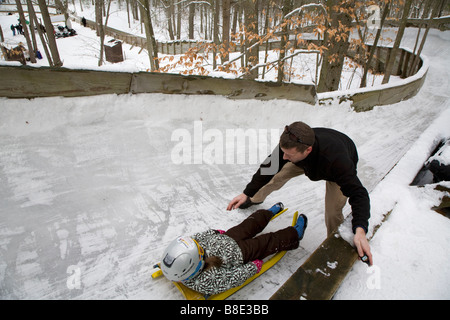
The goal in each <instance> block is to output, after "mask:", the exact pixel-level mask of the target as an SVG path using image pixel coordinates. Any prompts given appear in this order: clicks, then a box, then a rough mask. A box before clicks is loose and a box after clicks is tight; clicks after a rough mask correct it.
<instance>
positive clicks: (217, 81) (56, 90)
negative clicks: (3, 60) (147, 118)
mask: <svg viewBox="0 0 450 320" xmlns="http://www.w3.org/2000/svg"><path fill="white" fill-rule="evenodd" d="M0 73H1V75H2V76H1V77H0V96H1V97H8V98H34V97H49V96H64V97H76V96H90V95H99V94H114V93H115V94H127V93H172V94H210V95H223V96H226V97H228V98H231V99H259V100H270V99H288V100H296V101H303V102H306V103H310V104H315V102H316V92H315V87H314V86H313V85H296V84H288V83H284V84H276V83H273V82H257V81H252V80H243V79H222V78H211V77H204V76H182V75H178V74H165V73H151V72H140V73H125V72H123V73H122V72H102V71H89V70H71V69H65V68H32V67H16V66H0Z"/></svg>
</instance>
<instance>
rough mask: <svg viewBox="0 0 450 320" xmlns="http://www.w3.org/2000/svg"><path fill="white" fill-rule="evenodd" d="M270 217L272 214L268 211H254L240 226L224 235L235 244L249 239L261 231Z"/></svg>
mask: <svg viewBox="0 0 450 320" xmlns="http://www.w3.org/2000/svg"><path fill="white" fill-rule="evenodd" d="M272 217H273V213H272V212H270V211H269V210H258V211H255V212H254V213H252V214H251V215H250V216H249V217H248V218H247V219H245V220H244V221H242V222H241V223H240V224H238V225H237V226H235V227H233V228H231V229H229V230H228V231H227V232H225V234H226V235H227V236H229V237H230V238H232V239H234V240H235V241H236V242H239V241H241V240H245V239H250V238H252V237H254V236H255V235H257V234H258V233H260V232H261V231H263V230H264V228H265V227H266V226H267V224H268V223H269V221H270V219H272Z"/></svg>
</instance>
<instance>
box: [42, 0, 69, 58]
mask: <svg viewBox="0 0 450 320" xmlns="http://www.w3.org/2000/svg"><path fill="white" fill-rule="evenodd" d="M38 4H39V8H40V9H41V15H42V20H44V25H45V30H46V34H47V39H48V46H49V48H50V52H51V54H52V60H53V65H54V66H55V67H61V66H62V65H63V63H62V61H61V58H60V57H59V52H58V46H57V45H56V39H55V35H54V29H53V24H52V21H51V20H50V14H49V13H48V8H47V3H46V2H45V0H38Z"/></svg>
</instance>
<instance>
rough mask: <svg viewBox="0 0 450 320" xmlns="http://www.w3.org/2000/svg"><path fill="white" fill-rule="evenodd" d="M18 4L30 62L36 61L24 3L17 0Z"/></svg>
mask: <svg viewBox="0 0 450 320" xmlns="http://www.w3.org/2000/svg"><path fill="white" fill-rule="evenodd" d="M16 5H17V11H18V12H19V19H20V23H21V24H22V26H23V34H24V36H25V40H26V41H27V46H28V53H29V55H30V62H31V63H36V55H35V49H34V48H33V44H32V43H31V40H30V33H29V32H28V26H27V22H26V21H25V15H24V14H23V9H22V4H21V3H20V0H16Z"/></svg>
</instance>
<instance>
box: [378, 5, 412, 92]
mask: <svg viewBox="0 0 450 320" xmlns="http://www.w3.org/2000/svg"><path fill="white" fill-rule="evenodd" d="M411 4H412V0H406V2H405V6H404V7H403V16H402V20H401V23H400V27H399V29H398V33H397V37H396V38H395V42H394V46H393V47H392V50H391V53H390V54H389V61H388V62H387V63H386V69H385V70H384V77H383V81H382V84H385V83H388V82H389V78H390V77H391V73H392V69H393V68H394V63H395V59H396V55H397V50H398V48H399V47H400V42H401V41H402V38H403V34H404V33H405V27H406V20H407V19H408V15H409V10H410V8H411Z"/></svg>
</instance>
